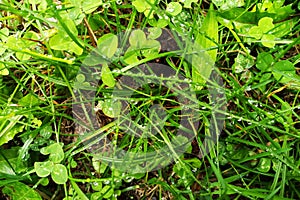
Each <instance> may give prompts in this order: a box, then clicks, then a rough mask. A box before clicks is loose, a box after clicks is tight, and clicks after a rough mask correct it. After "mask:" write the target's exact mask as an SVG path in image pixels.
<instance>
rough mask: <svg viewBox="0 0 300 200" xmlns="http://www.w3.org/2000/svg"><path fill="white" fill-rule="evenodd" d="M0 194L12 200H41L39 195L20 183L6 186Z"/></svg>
mask: <svg viewBox="0 0 300 200" xmlns="http://www.w3.org/2000/svg"><path fill="white" fill-rule="evenodd" d="M2 192H3V194H6V195H7V196H9V197H11V199H12V200H42V198H41V196H40V195H39V193H37V192H36V191H35V190H34V189H32V188H31V187H29V186H27V185H26V184H24V183H21V182H14V183H9V184H6V185H5V187H4V188H3V189H2Z"/></svg>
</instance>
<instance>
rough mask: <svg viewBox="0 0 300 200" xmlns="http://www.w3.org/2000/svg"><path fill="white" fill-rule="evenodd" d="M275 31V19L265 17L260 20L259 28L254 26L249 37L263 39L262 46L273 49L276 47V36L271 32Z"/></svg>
mask: <svg viewBox="0 0 300 200" xmlns="http://www.w3.org/2000/svg"><path fill="white" fill-rule="evenodd" d="M273 29H274V24H273V19H272V18H270V17H264V18H262V19H260V20H259V22H258V26H253V27H252V28H251V29H250V30H249V35H250V36H251V37H254V38H255V39H257V40H259V39H261V42H262V45H264V46H265V47H269V48H273V47H274V46H275V42H274V41H275V38H276V37H275V36H274V35H272V34H270V33H269V32H270V31H271V30H273Z"/></svg>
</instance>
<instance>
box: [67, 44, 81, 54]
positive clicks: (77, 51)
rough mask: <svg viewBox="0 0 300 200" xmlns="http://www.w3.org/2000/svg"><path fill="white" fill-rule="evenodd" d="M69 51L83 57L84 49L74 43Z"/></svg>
mask: <svg viewBox="0 0 300 200" xmlns="http://www.w3.org/2000/svg"><path fill="white" fill-rule="evenodd" d="M69 50H70V51H71V52H74V53H75V54H76V55H81V54H82V53H83V49H82V48H81V47H80V46H78V45H77V44H76V43H75V42H73V41H72V42H71V43H70V45H69Z"/></svg>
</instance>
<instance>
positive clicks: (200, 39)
mask: <svg viewBox="0 0 300 200" xmlns="http://www.w3.org/2000/svg"><path fill="white" fill-rule="evenodd" d="M218 29H219V28H218V20H217V16H216V13H215V11H214V10H213V6H212V5H211V6H210V9H209V11H208V13H207V16H206V17H205V19H204V21H203V24H202V26H201V28H200V33H199V34H198V35H197V37H196V41H195V42H196V43H197V44H199V45H200V46H201V47H202V48H204V49H209V48H212V47H216V48H217V47H218V45H217V44H218V41H219V35H218ZM207 37H208V38H207ZM207 53H208V54H209V55H210V57H211V58H212V60H213V61H214V62H216V59H217V53H218V50H217V49H214V50H210V51H208V52H207Z"/></svg>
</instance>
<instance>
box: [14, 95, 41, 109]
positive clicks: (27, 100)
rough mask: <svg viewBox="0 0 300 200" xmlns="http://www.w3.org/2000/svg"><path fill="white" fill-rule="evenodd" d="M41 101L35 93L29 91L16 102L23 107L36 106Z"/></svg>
mask: <svg viewBox="0 0 300 200" xmlns="http://www.w3.org/2000/svg"><path fill="white" fill-rule="evenodd" d="M42 103H43V102H42V101H41V100H40V99H39V98H38V97H36V95H34V94H31V93H29V94H27V95H26V96H25V97H23V98H21V99H20V100H19V101H18V104H19V105H20V106H24V107H32V106H38V105H40V104H42Z"/></svg>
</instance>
